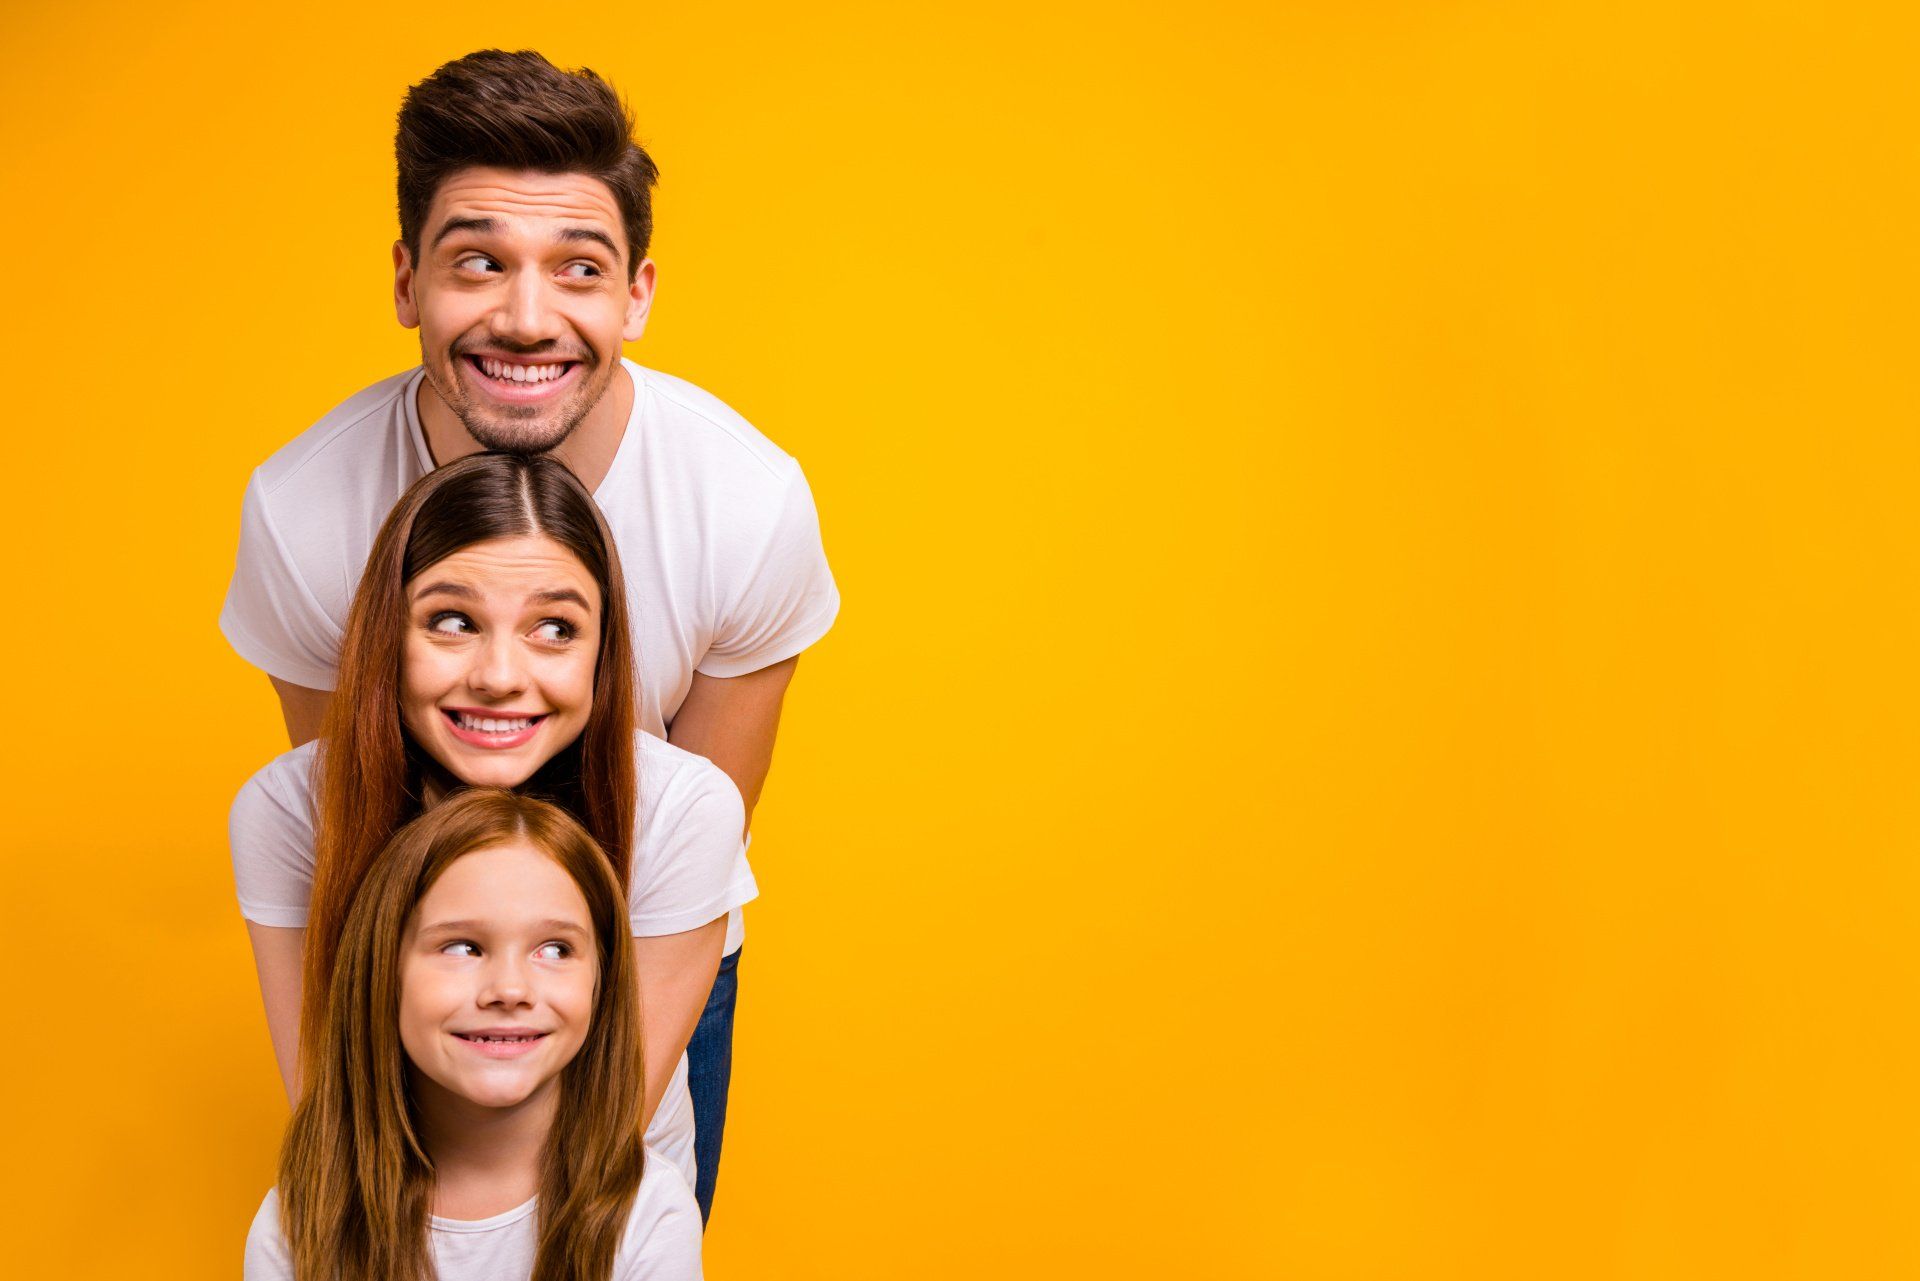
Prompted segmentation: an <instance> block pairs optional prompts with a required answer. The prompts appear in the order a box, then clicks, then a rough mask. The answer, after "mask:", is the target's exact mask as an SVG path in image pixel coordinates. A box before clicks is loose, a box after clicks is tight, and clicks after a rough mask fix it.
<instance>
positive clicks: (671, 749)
mask: <svg viewBox="0 0 1920 1281" xmlns="http://www.w3.org/2000/svg"><path fill="white" fill-rule="evenodd" d="M634 759H635V761H636V762H637V763H638V766H639V770H640V804H641V807H642V810H643V811H644V812H649V813H650V812H652V811H654V810H655V809H656V808H659V807H661V806H669V805H672V806H687V805H692V804H699V803H702V802H703V801H704V802H705V806H703V807H711V806H713V805H719V806H721V807H725V806H727V805H730V804H731V805H738V806H739V807H740V810H741V821H742V824H743V825H744V823H745V818H746V806H745V804H744V803H743V802H742V801H741V800H740V789H739V788H737V787H735V786H734V785H733V780H732V779H731V778H728V777H727V772H726V771H725V770H723V769H721V768H720V767H719V766H718V765H715V764H714V763H713V762H712V761H710V760H708V759H707V758H706V757H704V756H700V755H698V754H696V753H694V752H689V751H688V750H687V749H686V748H684V747H675V746H674V745H673V744H672V743H669V742H668V741H667V740H666V739H664V738H656V737H654V736H653V735H652V734H648V733H646V732H644V731H640V732H637V733H635V735H634Z"/></svg>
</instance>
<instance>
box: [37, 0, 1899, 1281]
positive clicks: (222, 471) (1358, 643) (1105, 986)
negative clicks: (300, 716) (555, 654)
mask: <svg viewBox="0 0 1920 1281" xmlns="http://www.w3.org/2000/svg"><path fill="white" fill-rule="evenodd" d="M1910 11H1911V10H1910V7H1909V6H1905V5H1894V4H1879V5H1817V4H1806V3H1794V4H1781V3H1761V4H1732V3H1698V4H1690V5H1687V4H1681V5H1676V4H1672V3H1661V4H1653V3H1597V2H1596V3H1584V4H1567V3H1510V4H1494V3H1468V2H1465V0H1462V2H1459V3H1437V2H1436V3H1426V4H1421V3H1412V2H1406V3H1385V2H1380V3H1362V2H1359V0H1344V2H1342V0H1326V2H1324V3H1315V4H1306V3H1296V4H1257V5H1256V4H1246V5H1227V4H1221V3H1210V2H1208V0H1189V2H1187V3H1181V4H1166V5H1161V6H1145V5H1134V4H1124V3H1114V2H1113V0H1106V2H1104V3H1083V2H1080V0H1075V2H1074V3H1066V4H1036V3H1031V2H1025V3H1005V2H1004V0H984V2H980V3H970V4H965V5H958V4H955V5H936V6H917V5H902V4H897V3H870V4H861V5H836V6H796V5H776V4H753V3H750V4H742V5H695V4H679V5H644V6H641V5H626V6H621V5H603V6H598V7H592V6H589V7H585V8H582V7H577V6H576V7H565V6H561V7H554V6H534V5H502V4H484V3H483V4H465V5H456V6H452V7H448V6H411V7H409V6H406V5H395V4H381V5H372V4H365V3H357V2H342V3H328V4H322V5H318V6H305V5H262V6H254V5H244V6H243V5H213V4H203V3H182V4H178V5H172V6H149V5H133V4H124V3H116V4H107V3H79V4H67V5H62V6H52V5H37V4H36V5H29V4H25V3H21V2H20V0H11V2H10V3H8V4H7V6H6V8H5V10H4V19H0V21H4V28H3V30H4V74H0V119H4V120H5V121H6V122H7V125H6V129H7V134H8V141H7V145H6V146H5V148H4V149H0V175H4V185H5V199H4V201H3V202H0V249H4V254H5V258H4V274H3V279H4V282H5V285H4V298H3V299H0V340H4V355H3V356H0V361H4V362H5V365H6V366H7V367H6V371H5V377H4V381H3V384H0V385H3V386H4V391H0V406H4V409H5V414H6V422H5V429H4V442H5V444H4V450H5V453H4V455H3V456H0V457H3V459H4V461H0V474H3V475H4V477H5V488H4V493H5V496H6V501H7V507H8V512H9V514H10V515H11V517H12V519H11V520H9V521H8V522H7V528H6V531H5V534H4V539H5V547H6V551H5V554H4V555H5V562H6V565H7V581H8V583H9V584H10V591H9V596H10V598H11V599H12V600H13V602H14V605H13V609H12V616H11V618H10V620H9V621H8V623H7V624H6V625H5V626H4V628H0V635H3V636H4V638H5V639H4V641H3V642H0V657H3V658H4V667H3V668H0V670H3V671H4V672H5V675H6V677H7V685H8V686H9V688H8V689H7V691H6V698H7V703H8V705H9V708H10V715H9V720H10V722H11V732H10V733H8V734H6V735H5V736H4V737H0V767H3V769H4V773H0V777H4V779H5V785H6V791H7V795H8V797H9V801H8V805H7V819H8V821H7V822H6V824H5V829H6V830H5V831H4V833H0V840H4V843H5V864H4V869H0V871H3V874H4V891H5V892H4V899H5V903H6V906H5V915H6V919H5V922H4V924H5V928H6V934H5V937H6V939H7V945H8V948H9V964H8V966H7V969H6V976H7V978H8V979H9V980H10V987H9V995H10V998H11V999H9V1000H8V1001H7V1002H6V1009H5V1011H4V1015H3V1016H0V1017H4V1019H5V1023H6V1027H7V1029H8V1032H9V1035H8V1036H7V1038H6V1040H7V1048H6V1050H5V1051H4V1053H0V1063H4V1067H0V1072H4V1080H3V1081H0V1087H3V1088H4V1091H5V1093H4V1099H5V1104H6V1108H5V1126H6V1131H7V1140H8V1142H7V1145H6V1146H7V1148H8V1151H9V1152H10V1154H11V1155H10V1156H9V1157H8V1158H7V1159H6V1161H5V1164H4V1176H3V1177H4V1189H3V1191H4V1200H3V1201H0V1204H4V1206H5V1207H6V1210H7V1221H8V1225H9V1227H8V1232H7V1235H8V1238H9V1241H10V1245H9V1247H8V1254H9V1258H8V1260H7V1262H6V1263H5V1264H4V1265H0V1271H5V1272H7V1273H8V1274H10V1275H16V1276H61V1277H123V1276H142V1277H205V1276H221V1275H234V1274H235V1271H236V1268H237V1262H238V1258H239V1251H240V1244H241V1240H242V1237H243V1235H244V1232H245V1229H246V1225H247V1222H248V1220H249V1218H250V1216H251V1215H252V1213H253V1210H254V1207H255V1205H256V1204H257V1202H258V1200H259V1198H260V1195H261V1194H262V1192H263V1191H264V1190H265V1188H266V1186H267V1184H268V1182H269V1180H270V1179H271V1171H272V1168H273V1160H274V1152H275V1145H276V1143H277V1140H278V1134H279V1128H280V1125H281V1123H282V1120H283V1116H284V1110H285V1109H284V1104H283V1102H282V1100H281V1097H280V1093H279V1087H278V1084H277V1082H276V1079H275V1076H274V1072H273V1068H272V1065H271V1062H270V1058H269V1053H268V1046H267V1039H266V1034H265V1029H264V1025H263V1022H262V1019H261V1015H260V1012H259V1008H258V1002H257V998H256V995H255V991H254V986H253V977H252V971H251V967H250V963H249V958H248V953H247V949H246V944H245V939H244V935H243V932H242V928H241V924H240V920H239V917H238V914H237V911H236V909H235V906H234V902H233V894H232V886H231V881H230V876H229V872H228V864H227V854H226V845H225V830H224V823H225V814H226V807H227V804H228V801H229V799H230V798H231V796H232V794H233V792H234V790H235V789H236V788H237V787H238V786H239V784H240V783H241V781H242V780H243V779H244V778H245V777H246V776H247V775H248V774H249V773H250V772H251V771H252V770H253V769H254V768H256V767H257V766H258V765H260V764H261V763H262V762H263V761H265V760H266V759H267V758H268V757H270V756H271V755H273V754H274V753H275V752H276V751H278V750H279V749H280V748H281V747H282V746H283V745H284V743H283V740H282V737H281V733H280V727H279V724H278V721H277V718H276V713H275V708H274V705H273V702H272V700H271V697H270V695H269V692H268V689H267V685H266V682H265V680H264V679H263V678H262V677H261V676H260V675H259V674H258V673H256V672H254V671H253V670H251V669H249V668H248V667H247V666H246V665H245V664H244V663H242V662H241V661H240V660H239V659H238V658H237V657H235V656H234V655H233V654H232V653H231V652H230V651H229V650H228V649H227V647H226V645H225V644H224V642H223V641H222V639H221V637H220V636H219V634H218V632H217V631H216V629H215V617H216V614H217V612H218V608H219V604H220V600H221V596H222V593H223V591H224V588H225V584H226V579H227V575H228V572H229V569H230V567H231V563H232V553H233V548H234V542H235V535H236V531H237V522H238V513H239V500H240V494H241V488H242V485H243V484H244V481H245V478H246V476H247V473H248V471H249V469H251V468H252V467H253V466H254V465H255V464H257V463H258V462H259V461H260V460H262V459H263V458H264V457H266V456H267V455H268V454H269V453H270V452H271V451H272V450H273V449H274V448H276V447H277V446H278V445H280V444H281V443H282V442H283V441H285V440H287V439H288V438H290V437H291V436H292V435H294V434H295V433H296V432H298V431H299V430H301V429H302V428H303V427H305V426H306V425H307V424H308V423H310V422H312V421H313V420H314V419H315V418H317V417H319V416H320V415H321V414H322V413H324V412H325V411H326V410H327V409H328V408H329V407H331V406H332V405H333V404H335V403H336V402H338V401H339V400H340V399H342V398H343V397H344V396H346V395H347V394H348V393H350V392H352V391H354V390H356V389H358V388H360V387H362V386H364V385H366V384H368V383H370V382H372V381H374V380H375V379H377V378H380V377H382V376H384V375H386V374H388V373H391V372H393V371H395V370H397V369H399V368H402V367H404V366H406V365H408V364H410V363H411V362H412V361H413V360H414V359H415V354H416V350H417V349H416V347H415V346H414V339H413V336H412V335H411V334H409V333H406V332H404V331H402V330H400V329H399V328H398V327H397V326H396V325H395V324H394V322H393V318H392V314H391V308H390V304H389V302H388V289H389V269H388V258H387V253H388V245H389V243H390V242H391V240H392V238H393V235H394V223H393V213H392V192H391V165H392V161H391V155H390V141H391V124H392V118H393V113H394V111H395V108H396V106H397V104H398V100H399V96H400V94H401V92H402V91H403V90H404V88H405V87H406V86H407V85H408V84H409V83H410V82H412V81H414V80H417V79H419V78H420V77H421V76H423V75H425V74H426V73H428V72H429V71H431V70H432V69H433V67H435V66H436V65H437V64H439V63H440V62H442V61H443V60H445V59H447V58H449V57H452V56H456V55H458V54H460V53H462V52H465V51H467V50H469V49H472V48H477V47H483V46H487V45H499V46H504V47H507V48H515V47H522V46H535V47H538V48H540V49H542V50H544V51H545V52H546V53H548V54H549V55H550V56H552V57H553V58H554V59H555V60H556V61H559V62H561V63H562V64H565V65H577V64H580V63H586V64H588V65H591V66H593V67H595V68H597V69H598V70H600V71H601V72H603V73H604V74H606V75H608V76H609V77H610V78H611V79H613V80H614V81H615V83H616V84H618V85H619V86H620V87H622V88H623V89H624V90H625V92H626V93H627V94H628V95H629V96H630V97H631V99H632V101H633V104H634V106H635V108H636V109H637V111H638V114H639V118H640V121H641V131H642V135H643V138H644V140H645V141H646V142H647V143H648V144H649V146H650V147H651V148H652V150H653V152H654V154H655V156H656V157H657V159H658V160H659V162H660V164H661V166H662V168H663V171H664V175H665V182H664V186H663V187H662V188H661V190H660V194H659V201H658V217H659V227H660V231H659V236H658V242H657V249H656V257H657V258H658V260H659V263H660V293H659V300H658V304H657V306H656V308H655V311H654V316H653V321H652V324H651V326H650V329H649V332H648V334H647V336H646V338H645V339H644V341H642V342H641V343H639V344H637V345H636V346H635V347H634V349H633V355H634V356H635V357H636V358H638V359H640V360H641V361H643V362H645V363H648V364H651V365H655V366H657V367H660V368H662V369H666V370H669V371H671V372H674V373H676V374H679V375H682V376H684V377H687V378H690V379H692V380H693V381H694V382H696V383H699V384H700V385H702V386H704V387H706V388H708V389H710V390H712V391H713V392H715V393H716V394H718V395H720V396H721V397H722V398H724V399H726V400H728V401H729V402H731V403H732V404H733V405H734V406H736V407H737V408H738V409H740V410H741V411H742V412H743V413H745V414H746V415H747V416H748V418H749V419H750V420H752V421H753V422H755V423H756V424H758V425H759V426H761V427H762V428H763V429H764V430H766V431H767V432H768V434H770V435H771V436H772V437H773V438H774V439H775V440H777V441H778V442H779V443H780V444H781V445H783V446H784V447H785V448H787V449H788V450H790V451H791V452H793V453H794V454H795V455H797V456H798V457H799V458H800V459H801V460H802V461H803V462H804V464H805V465H806V468H807V471H808V474H809V476H810V478H811V480H812V483H813V487H814V492H815V494H816V495H817V497H818V500H819V505H820V510H821V512H822V514H823V522H824V528H825V534H826V539H827V546H828V550H829V553H830V555H831V557H832V561H833V566H834V569H835V571H836V573H837V575H838V576H839V579H840V583H841V586H842V589H843V591H844V594H845V598H846V606H845V610H844V612H843V614H842V617H841V621H840V623H839V625H838V626H837V627H836V628H835V630H834V631H833V633H832V634H831V635H830V636H829V637H828V638H827V640H826V641H825V642H824V643H823V644H821V645H820V646H819V647H818V648H817V649H816V650H815V651H813V652H811V653H809V654H808V656H807V658H806V660H805V662H804V663H802V665H801V669H800V677H799V680H798V682H797V684H796V686H795V688H794V692H793V696H792V699H791V702H790V705H789V714H788V718H787V722H786V724H785V726H784V729H783V733H782V737H781V744H780V752H779V756H778V758H777V761H776V766H775V771H774V776H773V780H772V784H771V786H770V788H769V790H768V792H767V795H766V799H765V802H764V804H763V805H762V807H761V810H760V815H759V819H758V822H757V825H756V827H757V841H756V845H755V856H756V859H755V861H756V867H757V870H758V872H759V876H760V880H761V885H762V887H763V890H764V897H763V899H762V901H761V902H760V903H759V904H757V905H756V906H755V907H754V908H753V909H752V912H751V940H750V942H749V945H748V949H747V953H746V961H745V964H744V966H743V971H742V975H743V987H742V993H743V995H742V1005H741V1011H740V1031H739V1043H738V1065H737V1073H736V1078H735V1087H734V1099H733V1111H732V1115H731V1122H730V1128H729V1131H728V1138H727V1156H726V1165H725V1171H724V1178H723V1180H722V1184H721V1188H720V1196H719V1203H718V1210H717V1214H716V1217H715V1221H714V1228H713V1231H712V1233H711V1235H710V1237H709V1248H708V1258H709V1268H710V1273H711V1275H712V1276H714V1277H716V1278H719V1279H721V1281H730V1279H734V1278H835V1279H840V1278H946V1277H953V1278H960V1277H969V1278H972V1277H1022V1278H1024V1277H1035V1278H1053V1277H1080V1276H1086V1277H1121V1276H1125V1277H1266V1276H1275V1277H1279V1276H1284V1277H1290V1278H1419V1279H1426V1278H1470V1279H1473V1281H1482V1279H1488V1278H1525V1279H1528V1281H1537V1279H1539V1278H1589V1277H1593V1278H1600V1277H1607V1278H1614V1277H1619V1278H1629V1277H1630V1278H1667V1277H1673V1278H1697V1277H1738V1278H1743V1279H1753V1278H1786V1277H1795V1278H1801V1277H1804V1278H1868V1277H1895V1276H1911V1275H1914V1273H1915V1271H1916V1269H1917V1268H1920V1232H1917V1231H1916V1229H1915V1227H1914V1224H1915V1222H1916V1218H1915V1213H1914V1205H1915V1203H1916V1199H1920V1102H1917V1101H1916V1100H1917V1098H1920V1089H1917V1088H1916V1086H1917V1085H1920V1031H1917V1030H1916V1028H1917V1026H1920V1025H1917V1024H1916V1018H1915V995H1916V983H1917V982H1920V932H1917V931H1916V926H1917V925H1920V861H1916V857H1915V853H1916V838H1917V837H1920V805H1917V804H1916V791H1915V788H1914V785H1913V775H1914V772H1915V766H1916V764H1920V730H1917V729H1916V725H1917V724H1920V687H1917V685H1916V681H1915V679H1914V677H1913V675H1912V664H1913V655H1914V653H1915V651H1916V642H1917V641H1920V608H1917V607H1916V604H1915V600H1916V597H1915V592H1914V583H1915V570H1916V565H1915V557H1914V548H1915V545H1916V544H1915V535H1916V532H1920V531H1916V520H1917V517H1916V514H1915V505H1914V503H1913V502H1912V501H1911V498H1910V494H1911V491H1912V490H1913V488H1914V483H1915V478H1916V474H1917V465H1920V447H1917V446H1916V438H1915V421H1914V419H1915V409H1916V407H1917V403H1920V396H1917V395H1916V384H1915V379H1914V350H1915V345H1916V344H1915V340H1916V337H1920V334H1917V333H1916V323H1915V319H1914V314H1915V307H1916V296H1917V291H1916V288H1915V285H1916V271H1915V268H1916V255H1915V250H1914V245H1915V229H1916V225H1917V224H1920V219H1917V218H1916V215H1920V130H1916V124H1920V120H1917V119H1916V110H1915V108H1916V101H1915V97H1916V92H1915V88H1914V85H1915V76H1914V65H1915V59H1916V54H1917V53H1920V42H1917V41H1916V39H1915V36H1916V31H1915V28H1914V22H1913V20H1912V19H1910V18H1907V17H1905V16H1904V15H1905V14H1907V13H1909V12H1910Z"/></svg>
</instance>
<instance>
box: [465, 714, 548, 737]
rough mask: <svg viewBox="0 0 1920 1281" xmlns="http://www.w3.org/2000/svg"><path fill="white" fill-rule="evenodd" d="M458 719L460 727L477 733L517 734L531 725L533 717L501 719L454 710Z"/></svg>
mask: <svg viewBox="0 0 1920 1281" xmlns="http://www.w3.org/2000/svg"><path fill="white" fill-rule="evenodd" d="M454 715H455V716H457V717H459V719H460V728H461V729H464V730H471V731H473V732H474V733H478V734H517V733H519V732H520V731H521V730H523V729H529V728H531V727H532V725H533V717H531V716H516V717H515V718H513V719H512V720H501V719H499V718H498V717H494V716H469V715H467V714H466V713H465V712H455V713H454Z"/></svg>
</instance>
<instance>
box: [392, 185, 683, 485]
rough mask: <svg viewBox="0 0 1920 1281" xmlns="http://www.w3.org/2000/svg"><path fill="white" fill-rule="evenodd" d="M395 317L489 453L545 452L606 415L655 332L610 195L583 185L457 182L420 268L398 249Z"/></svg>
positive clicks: (648, 273) (446, 194)
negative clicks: (642, 341)
mask: <svg viewBox="0 0 1920 1281" xmlns="http://www.w3.org/2000/svg"><path fill="white" fill-rule="evenodd" d="M393 260H394V305H395V308H396V310H397V311H398V313H399V317H400V323H401V324H403V325H405V326H407V327H408V328H409V329H412V328H416V327H417V328H418V329H419V330H420V354H421V359H422V363H423V364H424V365H425V366H426V371H427V379H428V381H429V382H431V384H432V386H433V390H434V391H435V392H437V393H438V394H439V396H440V398H441V399H442V400H444V401H445V402H446V403H447V407H448V408H450V409H452V410H453V412H454V413H455V414H457V415H459V417H460V421H461V422H462V423H463V424H465V426H466V428H467V431H468V432H469V433H471V434H472V436H473V438H474V439H475V440H477V441H479V442H480V444H482V445H483V446H485V447H486V448H488V449H510V450H514V451H517V452H520V453H536V452H539V451H541V450H546V449H552V448H553V447H554V446H556V445H558V444H559V443H560V442H561V441H563V440H565V439H566V438H567V435H568V433H570V432H571V431H572V430H573V429H574V428H575V427H577V426H579V425H580V422H581V420H583V419H584V418H586V416H587V414H588V413H589V412H590V411H591V410H592V409H593V407H594V406H595V405H596V404H598V403H599V400H600V397H601V396H602V395H603V394H605V392H606V390H607V388H608V386H609V385H610V384H611V383H612V381H613V375H614V371H615V370H616V369H617V368H618V367H619V363H620V344H621V342H622V341H623V340H624V341H627V342H632V341H634V340H635V339H637V338H639V337H640V334H641V331H642V330H643V329H645V328H646V323H647V307H648V305H649V304H650V303H651V302H652V300H653V263H652V262H651V261H648V262H645V263H642V264H641V267H640V270H639V272H638V273H637V274H635V275H634V277H633V279H632V281H631V283H629V280H628V275H627V236H626V229H625V224H624V223H623V222H622V221H621V218H620V206H619V204H618V203H617V202H616V201H615V200H614V198H613V192H612V191H611V190H610V189H609V188H608V187H607V185H606V184H605V183H603V182H601V181H600V180H599V179H598V178H590V177H588V176H586V175H585V174H577V173H535V172H515V171H509V170H504V169H478V168H476V169H462V170H460V171H458V172H457V173H454V174H452V175H450V176H449V177H448V178H447V179H446V181H444V182H442V183H441V184H440V189H439V191H437V192H435V193H434V197H433V205H432V207H431V208H430V209H429V210H428V211H427V221H426V225H425V226H424V227H423V228H422V229H421V232H420V261H419V262H417V263H416V262H414V261H412V257H411V255H410V254H409V253H408V252H407V249H406V246H405V245H401V244H396V245H395V246H394V249H393Z"/></svg>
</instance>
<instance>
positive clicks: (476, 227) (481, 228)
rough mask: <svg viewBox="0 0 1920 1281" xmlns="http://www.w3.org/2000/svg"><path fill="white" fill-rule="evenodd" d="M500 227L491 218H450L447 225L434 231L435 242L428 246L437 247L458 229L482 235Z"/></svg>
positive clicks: (430, 247)
mask: <svg viewBox="0 0 1920 1281" xmlns="http://www.w3.org/2000/svg"><path fill="white" fill-rule="evenodd" d="M499 229H500V224H499V223H497V222H495V221H494V220H493V219H491V218H449V219H447V222H446V225H445V226H443V227H441V228H440V230H438V231H436V232H434V233H433V243H432V244H430V245H428V246H427V248H429V249H433V248H435V247H437V246H438V245H439V244H440V242H441V241H443V240H445V239H446V238H447V237H448V236H451V235H452V234H453V233H454V232H456V231H477V232H479V233H480V234H481V235H485V234H486V233H488V232H490V231H498V230H499Z"/></svg>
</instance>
